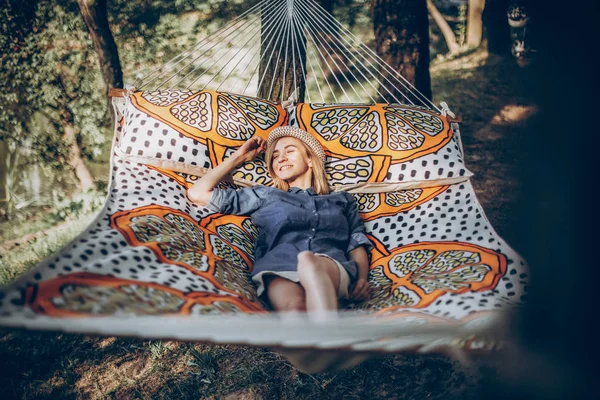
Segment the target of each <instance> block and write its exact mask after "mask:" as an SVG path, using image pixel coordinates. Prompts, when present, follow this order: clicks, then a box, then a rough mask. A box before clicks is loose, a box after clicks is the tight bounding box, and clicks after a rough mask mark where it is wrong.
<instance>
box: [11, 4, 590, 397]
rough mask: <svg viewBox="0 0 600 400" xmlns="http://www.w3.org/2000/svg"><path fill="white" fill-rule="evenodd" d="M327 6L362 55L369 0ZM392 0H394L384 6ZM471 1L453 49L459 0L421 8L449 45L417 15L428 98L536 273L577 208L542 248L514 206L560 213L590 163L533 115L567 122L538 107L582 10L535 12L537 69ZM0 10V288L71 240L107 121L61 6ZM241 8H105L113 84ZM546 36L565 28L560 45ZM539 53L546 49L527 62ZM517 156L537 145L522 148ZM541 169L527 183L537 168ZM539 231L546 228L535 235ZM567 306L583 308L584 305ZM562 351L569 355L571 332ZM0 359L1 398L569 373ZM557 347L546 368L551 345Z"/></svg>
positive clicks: (396, 389) (423, 361) (299, 391)
mask: <svg viewBox="0 0 600 400" xmlns="http://www.w3.org/2000/svg"><path fill="white" fill-rule="evenodd" d="M328 3H331V6H332V10H333V13H334V15H335V16H336V18H338V19H339V20H340V21H341V22H342V23H344V24H345V25H347V26H349V27H350V29H351V30H352V31H353V32H355V34H357V35H358V36H359V37H361V38H362V40H363V41H364V42H365V43H366V44H367V45H368V46H370V47H372V46H374V45H375V37H374V34H373V20H372V8H371V7H372V3H373V4H374V3H376V2H375V1H373V2H370V1H361V0H336V1H333V2H328ZM404 3H411V2H410V1H408V2H406V1H398V4H404ZM413 3H415V2H413ZM421 3H425V1H424V0H423V1H422V2H421ZM473 3H479V4H482V3H486V5H485V8H486V9H487V15H486V10H485V9H484V10H483V11H484V13H483V17H484V18H483V19H484V21H483V22H484V23H483V24H482V28H483V31H482V32H481V34H480V39H481V42H477V41H476V42H475V44H473V43H471V45H468V38H467V24H466V21H467V13H468V7H467V5H468V2H466V1H461V0H433V1H432V2H431V4H433V5H434V6H436V9H437V10H438V11H439V12H440V13H441V14H442V16H443V17H444V19H445V20H446V21H447V22H448V23H449V27H450V29H451V31H452V33H453V35H454V37H455V42H454V44H453V42H452V41H447V40H445V39H444V32H442V31H441V30H440V26H439V24H438V23H436V21H435V18H434V15H433V14H432V13H431V10H432V9H431V8H430V14H429V19H428V25H429V28H428V29H429V40H430V43H429V52H430V60H431V64H430V66H429V71H430V73H431V80H432V82H431V89H432V92H433V99H434V102H436V103H439V102H440V101H446V102H448V104H449V105H450V107H451V108H452V109H453V110H454V111H456V112H458V113H459V114H460V115H461V116H462V117H463V121H464V124H463V126H462V129H461V131H462V134H463V140H464V142H465V152H466V163H467V166H468V167H469V168H470V169H471V170H472V171H473V172H475V174H476V177H475V178H474V179H473V183H474V186H475V189H476V191H477V195H478V198H479V200H480V201H481V203H482V204H483V206H484V208H485V209H486V213H487V214H488V217H489V218H490V220H491V221H492V224H493V225H494V226H495V228H496V229H497V230H498V232H499V233H500V235H501V236H503V237H504V238H505V239H506V240H507V241H508V243H509V244H511V245H513V246H514V247H515V248H516V250H517V251H519V252H521V253H524V255H525V256H526V258H527V259H528V260H530V261H534V265H535V263H536V261H537V262H538V263H539V264H543V263H545V265H548V268H549V270H552V266H553V265H557V264H558V262H559V261H560V260H562V258H561V257H560V256H561V255H562V254H563V253H560V252H559V254H558V256H559V257H557V255H556V254H554V259H548V255H547V254H546V253H544V252H543V249H541V247H542V245H540V243H543V247H544V248H548V246H549V247H552V245H553V244H555V245H556V248H558V247H561V248H564V249H565V254H572V253H573V252H574V251H573V250H574V248H573V247H569V246H575V244H573V243H575V242H577V241H578V240H579V239H578V236H577V235H576V234H575V233H573V232H576V231H580V230H581V229H579V228H580V227H579V225H576V224H575V225H574V224H573V222H572V221H574V220H579V219H578V218H577V216H576V215H575V214H576V213H577V212H576V211H570V212H568V213H565V212H563V213H562V214H560V215H558V216H557V218H556V221H555V222H556V224H562V225H561V226H562V228H563V230H562V234H563V236H562V238H565V237H567V238H568V239H569V240H568V241H567V243H565V242H564V241H561V242H557V240H558V239H557V235H554V236H552V233H554V232H555V225H548V226H545V225H544V223H546V224H548V222H547V220H546V219H547V215H543V214H540V213H539V212H538V210H531V209H529V208H528V207H525V206H523V204H527V203H526V202H524V201H523V198H527V199H528V201H529V200H531V199H532V198H535V197H536V196H540V195H547V196H546V198H545V201H544V202H542V203H540V204H542V205H543V207H540V208H541V209H547V208H553V207H555V208H556V209H561V210H565V209H569V210H570V209H572V208H573V207H572V206H573V204H579V201H580V200H581V198H580V197H579V195H578V193H579V192H578V186H577V183H578V182H581V179H583V178H582V175H581V174H579V171H581V170H582V168H583V170H586V171H589V170H590V169H589V168H584V167H583V166H582V165H581V160H586V161H587V160H589V159H591V158H586V157H580V156H579V155H578V154H579V153H578V152H579V151H580V150H585V149H581V146H580V147H579V148H576V149H573V148H571V147H569V146H570V145H571V144H572V143H571V142H569V141H567V142H565V141H562V142H561V141H560V139H561V138H562V136H561V133H560V132H557V131H556V129H555V126H554V125H547V121H548V118H545V119H544V118H542V117H543V116H545V117H548V116H549V115H553V112H556V114H554V115H558V114H561V113H562V115H564V116H571V115H577V110H576V107H573V106H571V107H570V106H569V105H568V104H566V105H565V104H563V103H561V104H560V107H559V105H558V103H555V102H554V99H561V100H562V99H565V98H567V99H568V95H569V94H571V95H572V96H573V97H581V96H580V94H581V93H580V92H579V89H578V88H579V87H581V86H582V85H581V83H582V82H581V81H580V80H579V78H580V77H583V76H591V75H592V74H586V71H587V70H586V68H589V64H587V63H584V62H582V63H580V64H579V66H578V67H579V72H580V74H579V75H576V74H569V73H566V72H565V69H563V67H566V66H570V63H569V62H568V60H571V59H572V57H573V53H572V51H573V49H578V48H579V47H578V46H577V44H578V43H581V42H577V41H575V42H573V41H570V40H568V39H567V38H572V37H575V36H576V35H575V34H574V33H573V32H575V31H574V30H573V31H570V29H569V28H571V27H573V25H574V24H575V23H574V21H582V20H585V18H586V16H587V17H588V18H591V16H592V15H595V9H594V10H589V13H586V10H584V9H583V6H582V7H581V8H580V9H578V10H577V14H576V15H577V18H571V19H570V20H569V16H573V15H572V14H569V13H566V14H560V13H559V12H558V11H557V10H550V13H549V14H548V13H547V14H546V15H544V16H543V13H539V14H538V18H537V19H536V21H535V22H536V23H537V24H538V27H537V29H538V32H543V33H544V34H548V35H547V37H545V39H544V40H543V41H540V42H539V43H538V45H539V52H540V54H539V55H536V58H538V59H539V60H542V61H543V62H544V63H545V64H544V66H543V67H540V66H539V65H540V63H541V61H538V63H537V65H533V66H531V65H527V62H525V64H519V63H517V62H516V60H515V59H514V58H513V57H512V56H511V54H510V40H509V36H508V27H507V25H506V14H505V9H506V4H507V3H508V2H506V1H500V0H497V1H494V0H488V1H487V2H473ZM421 5H422V4H421ZM2 6H3V7H2V11H0V33H1V35H0V85H1V90H0V284H7V283H9V282H11V281H12V280H13V279H15V278H16V277H17V276H19V275H20V274H22V273H23V272H24V271H26V270H28V269H29V268H31V267H32V266H34V265H35V264H36V263H37V262H39V261H40V260H42V259H43V258H45V257H47V256H48V255H49V254H51V253H52V252H54V251H56V250H58V249H59V248H60V247H62V246H63V245H64V244H66V243H67V242H68V241H69V240H71V239H72V238H73V237H74V236H76V235H77V234H78V233H79V232H80V231H81V230H83V229H84V228H85V227H86V226H87V223H88V222H89V221H90V220H91V219H92V218H93V215H94V213H95V212H97V211H98V210H99V207H100V206H101V204H102V202H103V199H104V197H105V195H106V189H107V182H108V174H109V164H108V160H109V156H110V154H109V153H110V143H111V139H112V127H111V122H110V113H109V103H108V101H107V98H106V89H107V88H106V83H105V79H103V76H102V71H101V69H100V67H99V58H98V54H97V53H96V51H95V49H94V45H93V40H92V37H91V35H90V34H89V31H88V30H87V28H86V26H85V24H84V21H83V18H82V15H81V11H80V8H79V5H78V2H75V1H68V0H57V1H49V0H48V1H46V0H36V1H30V2H16V1H11V0H3V4H2ZM246 7H247V4H244V2H242V1H229V2H225V1H218V0H208V1H193V0H174V1H167V0H164V1H163V0H152V1H150V0H130V1H125V0H110V1H109V2H108V20H109V24H110V28H111V30H112V34H113V35H114V39H115V41H116V43H117V47H118V50H119V57H120V64H121V66H122V68H123V76H124V81H125V82H127V83H131V82H132V81H133V80H134V79H135V77H136V76H137V74H139V73H144V72H145V71H148V70H150V69H152V68H153V67H155V66H158V65H161V64H162V63H163V62H165V61H166V60H168V59H170V58H171V57H172V56H174V55H176V54H178V53H180V52H181V51H183V50H184V49H186V48H188V47H189V46H191V45H193V44H194V43H196V41H197V40H198V38H199V37H202V36H203V35H205V34H206V33H207V32H209V31H213V30H214V29H215V27H217V26H220V25H222V24H224V23H226V22H227V21H229V20H230V19H231V18H232V17H234V16H235V15H238V14H239V13H240V10H243V9H245V8H246ZM492 11H493V12H492ZM558 16H562V17H563V19H560V20H561V21H562V23H563V25H562V28H561V29H560V30H557V29H554V28H555V27H554V26H552V29H551V27H550V26H548V25H547V24H546V25H545V24H544V20H545V17H547V18H548V20H553V19H552V17H554V18H555V19H556V17H558ZM565 21H566V22H565ZM569 23H570V24H569ZM575 25H578V26H585V24H583V25H580V24H578V23H577V24H575ZM590 26H591V25H590ZM567 27H569V28H567ZM564 31H566V32H567V34H564V35H562V34H561V32H564ZM446 33H447V32H446ZM538 36H541V35H540V34H538ZM590 37H593V35H590ZM549 43H551V44H552V45H550V44H549ZM454 45H456V46H458V47H454ZM568 46H570V47H569V48H570V49H571V50H570V51H571V52H567V53H562V55H563V57H558V54H559V53H560V52H559V51H557V50H562V49H566V48H567V47H568ZM550 48H552V50H554V51H549V52H547V53H543V51H544V50H548V49H550ZM565 54H566V55H565ZM542 71H543V72H544V73H540V72H542ZM586 83H588V84H589V82H586ZM565 96H567V97H565ZM568 120H569V121H570V123H571V124H572V127H571V130H572V131H576V130H577V128H576V127H577V126H579V125H577V124H580V123H582V122H581V120H579V119H577V118H575V117H574V118H573V119H572V120H571V119H570V118H569V119H568ZM540 130H541V131H542V132H545V133H546V136H547V137H548V138H558V139H557V140H555V141H550V142H549V143H546V142H544V141H542V142H541V143H539V144H537V143H536V144H533V142H532V141H534V140H535V136H534V135H532V132H536V133H538V134H539V132H540ZM559 143H560V145H559ZM574 143H577V141H574ZM556 146H559V148H558V149H557V148H556ZM524 149H525V150H524ZM532 149H536V151H539V153H535V154H533V153H531V150H532ZM545 150H547V151H545ZM558 150H560V152H561V153H562V154H565V157H563V160H564V161H566V162H567V165H566V166H564V165H563V168H562V169H555V168H551V167H549V166H550V165H552V163H553V162H552V161H551V160H550V159H548V158H547V157H548V155H549V154H551V153H554V154H557V151H558ZM543 168H545V170H544V174H539V169H543ZM548 176H550V177H552V178H553V179H556V178H562V182H563V183H566V182H569V186H568V188H569V189H568V190H563V191H562V193H563V194H564V193H567V195H566V196H563V197H560V198H558V197H554V191H551V190H550V189H549V188H550V187H551V186H552V183H554V180H550V181H549V178H548ZM573 176H575V177H577V179H573V178H572V177H573ZM534 192H535V193H536V195H534V196H532V193H534ZM548 193H551V194H550V195H548ZM542 219H543V221H541V220H542ZM528 223H529V224H528ZM531 227H533V228H531ZM540 227H542V229H543V228H544V227H546V228H549V229H547V230H546V233H544V231H543V230H539V229H540ZM534 228H535V230H532V229H534ZM540 232H541V234H540ZM565 232H569V234H568V235H565ZM532 233H533V235H532ZM534 235H535V239H533V236H534ZM536 240H537V241H536ZM583 242H584V240H583V239H581V240H580V242H579V244H582V243H583ZM558 243H560V245H559V244H558ZM569 251H571V253H569ZM565 257H567V256H565ZM570 262H573V258H572V257H571V258H570ZM576 265H578V264H576ZM581 265H583V263H582V264H581ZM580 268H583V267H580ZM579 272H583V273H586V274H587V273H588V272H589V271H588V270H586V269H582V270H580V271H579ZM569 276H570V275H569ZM545 279H546V281H545V282H544V280H543V279H542V280H541V281H542V283H545V284H546V285H541V286H540V288H539V289H538V291H537V292H536V291H534V292H533V295H534V296H535V295H537V296H538V297H537V298H538V299H539V298H543V299H544V300H547V299H548V298H549V297H548V296H549V295H550V294H551V288H555V287H556V286H558V285H559V282H557V281H556V279H555V278H551V277H547V278H545ZM570 279H574V278H568V277H567V278H563V280H562V281H561V282H560V284H562V286H563V287H566V289H565V290H566V291H567V293H570V292H569V290H571V291H573V290H574V289H573V288H574V287H575V286H576V285H575V284H574V283H573V284H569V283H570V282H572V281H571V280H570ZM591 281H592V280H589V282H591ZM584 293H585V292H584ZM578 294H579V292H578ZM534 300H535V297H534ZM578 300H579V304H580V305H581V304H587V303H586V301H585V296H584V297H581V296H579V297H578ZM553 301H554V303H553V302H552V301H550V302H547V301H546V303H545V306H546V308H549V309H552V307H551V305H556V304H559V305H560V307H558V308H560V309H562V310H570V309H569V308H568V307H567V306H566V305H565V301H563V302H562V303H560V302H558V300H553ZM590 303H591V301H590ZM533 304H535V301H533ZM566 304H567V305H568V304H571V303H569V301H568V300H567V301H566ZM583 309H585V307H583V308H582V307H579V308H578V310H583ZM570 311H572V310H570ZM583 316H584V314H583V311H578V312H574V313H571V315H570V317H569V318H570V321H571V322H572V324H571V325H575V326H577V324H578V323H579V324H581V321H582V320H581V318H583ZM543 318H546V320H545V321H544V324H543V325H544V326H545V327H546V329H547V330H550V328H556V330H555V332H554V333H553V334H554V336H552V335H550V336H549V337H548V343H550V345H551V344H552V340H554V339H556V337H559V336H560V338H561V339H565V338H574V334H573V333H572V332H571V331H566V330H565V329H563V328H560V327H559V326H561V327H562V326H564V325H565V320H564V314H561V318H563V319H559V318H558V317H556V316H555V315H554V314H549V313H541V314H540V315H538V320H541V319H543ZM578 318H579V319H578ZM567 325H568V324H567ZM531 332H536V334H537V333H539V331H536V330H532V331H529V332H528V335H532V336H535V335H534V334H533V333H531ZM525 336H527V335H525ZM577 338H578V339H580V337H579V336H577ZM571 343H572V346H575V348H577V345H576V343H578V342H577V340H573V341H572V342H571ZM581 343H585V342H581ZM0 349H1V350H0V351H1V356H2V364H3V368H2V369H3V372H4V373H3V374H2V375H0V381H1V382H2V387H4V388H7V390H8V392H7V393H9V397H8V398H57V397H58V398H71V397H76V398H88V397H89V398H103V397H111V398H112V397H116V398H138V397H139V398H165V397H166V398H173V397H176V398H188V397H190V398H224V397H227V396H230V397H229V398H308V397H315V396H316V397H317V398H442V397H443V398H482V397H486V398H502V397H503V394H506V393H507V392H508V393H512V394H514V392H511V390H512V391H516V392H518V393H523V392H524V393H531V391H533V392H534V393H537V394H539V395H541V396H542V397H548V398H561V397H560V394H561V393H563V392H562V391H561V390H571V389H572V386H570V383H569V382H570V381H569V379H571V374H573V372H571V373H569V374H568V376H569V378H568V379H567V378H565V379H567V383H565V381H564V380H563V381H561V382H559V383H557V384H556V385H558V389H561V388H562V389H561V390H558V391H556V392H554V393H552V392H551V391H549V392H548V393H546V392H544V391H543V390H544V388H545V389H546V390H550V389H548V387H551V388H555V387H554V386H552V385H549V384H548V383H541V382H535V381H533V382H525V383H524V382H521V380H523V379H521V380H519V379H515V377H514V376H511V373H508V374H506V371H505V370H503V369H502V368H499V367H498V364H497V363H495V362H491V363H490V362H489V360H483V361H481V362H480V363H478V364H476V365H475V368H474V369H468V368H467V369H465V368H464V366H462V365H460V364H459V363H457V362H456V361H454V360H452V359H451V358H446V357H441V356H439V357H437V356H435V357H434V356H431V357H424V356H390V357H383V358H380V359H373V360H369V361H367V362H366V363H364V364H362V365H360V366H358V367H355V368H353V369H350V370H347V371H342V372H338V373H329V374H319V375H314V376H313V375H306V374H302V373H299V372H298V371H296V370H294V368H293V367H291V366H290V365H289V364H288V363H287V362H286V361H285V359H283V358H281V357H280V356H278V355H277V354H276V353H272V352H269V351H266V350H264V351H263V350H260V349H245V348H238V347H235V346H208V345H201V344H186V343H179V342H167V341H137V340H131V339H122V338H96V337H81V336H77V335H64V334H56V333H26V332H11V331H5V330H2V331H0ZM553 349H554V348H553ZM550 354H554V353H553V352H552V351H551V352H550ZM557 354H559V355H558V356H556V357H558V359H559V360H564V358H561V357H564V354H563V352H562V350H561V351H558V350H557ZM575 354H577V353H576V352H575ZM568 361H569V362H568V363H567V364H565V365H575V366H577V367H581V366H582V365H584V366H585V365H586V364H585V362H582V361H581V360H580V359H579V358H577V357H573V356H571V358H568ZM565 368H566V367H565ZM574 371H576V372H577V373H579V372H580V370H579V369H574ZM521 372H523V371H521ZM525 376H527V374H526V373H525ZM507 381H509V382H511V384H509V385H507V384H506V382H507ZM515 382H517V383H515ZM515 387H516V388H517V389H515ZM524 387H525V388H526V389H524ZM565 388H567V389H565ZM555 389H556V388H555Z"/></svg>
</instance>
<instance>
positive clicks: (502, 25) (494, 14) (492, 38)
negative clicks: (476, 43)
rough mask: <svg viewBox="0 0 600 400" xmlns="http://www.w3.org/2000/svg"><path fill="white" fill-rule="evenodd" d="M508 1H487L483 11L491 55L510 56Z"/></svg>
mask: <svg viewBox="0 0 600 400" xmlns="http://www.w3.org/2000/svg"><path fill="white" fill-rule="evenodd" d="M508 3H509V1H508V0H487V1H486V4H485V9H484V10H483V15H482V19H483V25H484V27H485V33H486V38H487V45H488V52H489V53H491V54H498V55H508V54H510V27H509V25H508V17H507V16H506V10H507V9H508Z"/></svg>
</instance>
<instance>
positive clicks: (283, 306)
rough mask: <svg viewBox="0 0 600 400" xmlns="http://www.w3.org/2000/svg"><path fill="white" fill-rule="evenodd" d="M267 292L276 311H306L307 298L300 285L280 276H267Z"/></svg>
mask: <svg viewBox="0 0 600 400" xmlns="http://www.w3.org/2000/svg"><path fill="white" fill-rule="evenodd" d="M265 290H266V291H267V297H268V298H269V301H270V302H271V306H272V307H273V309H274V310H275V311H306V296H305V294H304V289H303V288H302V286H300V284H298V283H296V282H292V281H290V280H289V279H285V278H281V277H278V276H274V275H271V276H265Z"/></svg>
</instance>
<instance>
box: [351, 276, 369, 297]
mask: <svg viewBox="0 0 600 400" xmlns="http://www.w3.org/2000/svg"><path fill="white" fill-rule="evenodd" d="M370 293H371V285H369V282H367V280H366V279H363V278H358V280H357V281H356V283H355V284H354V290H352V293H351V294H350V300H365V299H367V298H368V297H369V294H370Z"/></svg>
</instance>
